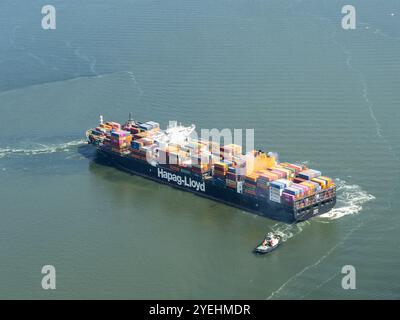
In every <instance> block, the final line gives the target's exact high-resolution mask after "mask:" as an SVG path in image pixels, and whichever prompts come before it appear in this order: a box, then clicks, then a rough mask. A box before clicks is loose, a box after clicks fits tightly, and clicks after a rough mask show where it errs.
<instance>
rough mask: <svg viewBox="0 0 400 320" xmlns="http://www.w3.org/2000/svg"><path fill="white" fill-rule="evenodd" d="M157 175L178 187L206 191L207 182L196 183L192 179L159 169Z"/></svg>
mask: <svg viewBox="0 0 400 320" xmlns="http://www.w3.org/2000/svg"><path fill="white" fill-rule="evenodd" d="M157 175H158V177H159V178H161V179H164V180H167V181H168V182H171V181H172V182H175V183H176V184H177V185H178V186H185V187H189V188H192V189H195V190H196V191H202V192H205V191H206V184H205V182H200V181H196V180H194V179H192V178H190V177H186V176H184V177H182V176H181V175H178V174H175V173H171V172H168V171H166V170H164V169H162V168H157Z"/></svg>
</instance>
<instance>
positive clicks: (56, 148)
mask: <svg viewBox="0 0 400 320" xmlns="http://www.w3.org/2000/svg"><path fill="white" fill-rule="evenodd" d="M84 143H86V142H85V140H82V139H79V140H73V141H69V142H66V143H61V144H55V145H43V144H39V146H40V148H32V149H17V148H0V158H4V157H9V156H31V155H38V154H49V153H56V152H68V151H69V150H70V148H71V147H76V146H80V145H82V144H84Z"/></svg>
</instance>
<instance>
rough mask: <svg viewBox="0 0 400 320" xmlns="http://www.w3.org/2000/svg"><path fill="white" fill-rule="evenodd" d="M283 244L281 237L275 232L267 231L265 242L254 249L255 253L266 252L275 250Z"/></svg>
mask: <svg viewBox="0 0 400 320" xmlns="http://www.w3.org/2000/svg"><path fill="white" fill-rule="evenodd" d="M280 244H281V237H280V236H278V235H276V234H273V233H272V232H269V233H267V235H266V236H265V239H264V240H263V242H262V243H261V244H260V245H259V246H258V247H256V248H255V249H254V252H255V253H259V254H266V253H269V252H271V251H274V250H275V249H276V248H277V247H278V246H279V245H280Z"/></svg>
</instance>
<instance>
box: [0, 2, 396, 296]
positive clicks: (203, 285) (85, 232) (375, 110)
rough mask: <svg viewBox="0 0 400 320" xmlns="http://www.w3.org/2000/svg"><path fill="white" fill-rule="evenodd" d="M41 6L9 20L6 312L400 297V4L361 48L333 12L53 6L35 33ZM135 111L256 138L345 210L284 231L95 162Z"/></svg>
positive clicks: (4, 105) (4, 73)
mask: <svg viewBox="0 0 400 320" xmlns="http://www.w3.org/2000/svg"><path fill="white" fill-rule="evenodd" d="M46 4H48V1H38V0H31V1H22V0H20V1H14V0H13V1H11V0H3V1H1V4H0V43H1V45H0V204H1V205H0V217H1V223H0V257H1V263H0V298H2V299H11V298H21V299H64V298H74V299H75V298H76V299H85V298H94V299H104V298H110V299H146V298H149V299H360V298H365V299H383V298H388V299H399V298H400V273H399V269H400V254H399V251H400V236H399V231H400V215H399V208H400V183H399V178H400V143H399V137H400V126H399V121H400V109H399V106H400V90H399V89H400V2H399V1H397V0H385V1H371V0H370V1H368V0H363V1H361V0H355V1H352V4H353V5H354V6H355V8H356V14H357V20H356V21H357V22H356V23H357V25H356V26H357V27H356V29H355V30H344V29H342V27H341V19H342V17H343V14H342V13H341V8H342V6H343V5H345V4H348V3H347V1H337V0H336V1H321V0H312V1H311V0H310V1H292V0H279V1H278V0H268V1H267V0H265V1H262V0H246V1H244V0H235V1H229V0H197V1H195V0H181V1H178V0H170V1H162V0H159V1H150V0H136V1H135V0H130V1H128V0H119V1H95V0H85V1H78V0H68V1H65V0H63V1H61V0H58V1H57V0H53V1H52V5H54V6H55V8H56V19H57V20H56V23H57V24H56V29H55V30H43V29H42V27H41V20H42V17H43V15H42V13H41V8H42V6H44V5H46ZM129 112H132V114H133V116H134V118H135V119H137V120H142V121H147V120H154V121H157V122H160V123H161V125H162V126H165V125H166V124H167V123H168V121H170V120H178V121H179V122H182V123H183V124H188V125H189V124H191V123H195V124H196V125H197V128H199V129H200V128H207V129H211V128H218V129H223V128H230V129H234V128H242V129H246V128H254V129H255V144H256V147H257V148H261V149H263V150H267V151H276V152H278V153H279V156H280V159H281V160H284V161H291V162H295V161H303V162H305V163H307V164H308V166H310V167H311V168H316V169H319V170H321V171H322V172H323V174H324V175H327V176H331V177H333V178H335V179H336V183H337V185H338V203H337V206H336V208H335V209H334V210H332V211H331V212H330V213H328V214H326V215H325V216H323V217H318V218H316V219H312V220H310V221H307V222H302V223H299V224H296V225H288V224H285V223H281V222H276V221H273V220H270V219H268V218H263V217H260V216H256V215H254V214H251V213H247V212H244V211H241V210H238V209H234V208H231V207H228V206H225V205H223V204H219V203H215V202H213V201H210V200H206V199H202V198H199V197H196V196H194V195H192V194H190V193H186V192H181V191H178V190H175V189H173V188H170V187H168V186H164V185H160V184H156V183H154V182H150V181H148V180H144V179H142V178H140V177H135V176H131V175H129V174H126V173H123V172H121V171H118V170H116V169H114V168H111V167H105V166H102V165H99V164H96V163H95V162H94V161H93V159H94V153H93V150H92V149H91V148H90V147H88V146H87V145H86V144H85V141H84V138H85V137H84V133H85V130H86V129H87V128H91V127H94V126H96V124H97V123H98V117H99V114H102V115H104V117H105V120H115V121H120V122H123V121H125V120H126V119H127V117H128V113H129ZM268 231H274V232H277V233H279V234H281V235H282V236H283V239H284V243H283V245H282V246H281V247H280V248H279V250H277V251H275V252H274V253H272V254H270V255H267V256H255V255H253V254H252V249H253V248H254V247H255V245H257V244H258V243H259V242H260V241H261V240H262V238H263V236H264V234H265V233H266V232H268ZM44 265H53V266H54V267H55V268H56V289H55V290H44V289H42V286H41V281H42V277H43V275H42V273H41V270H42V267H43V266H44ZM346 265H351V266H354V268H355V270H356V289H354V290H352V289H350V290H345V289H343V287H342V279H343V277H344V276H345V274H343V273H342V268H343V266H346Z"/></svg>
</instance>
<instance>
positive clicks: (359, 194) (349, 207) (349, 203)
mask: <svg viewBox="0 0 400 320" xmlns="http://www.w3.org/2000/svg"><path fill="white" fill-rule="evenodd" d="M335 183H336V186H337V188H336V200H337V204H336V207H335V208H333V209H332V210H331V211H329V212H327V213H325V214H323V215H320V216H319V217H320V218H328V219H330V220H334V219H339V218H342V217H344V216H347V215H352V214H356V213H358V212H360V211H361V210H362V205H363V204H364V203H366V202H368V201H370V200H373V199H375V197H374V196H373V195H372V194H369V193H367V192H366V191H364V190H362V189H361V187H360V186H358V185H348V184H346V181H344V180H340V179H336V181H335Z"/></svg>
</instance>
